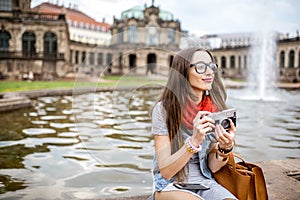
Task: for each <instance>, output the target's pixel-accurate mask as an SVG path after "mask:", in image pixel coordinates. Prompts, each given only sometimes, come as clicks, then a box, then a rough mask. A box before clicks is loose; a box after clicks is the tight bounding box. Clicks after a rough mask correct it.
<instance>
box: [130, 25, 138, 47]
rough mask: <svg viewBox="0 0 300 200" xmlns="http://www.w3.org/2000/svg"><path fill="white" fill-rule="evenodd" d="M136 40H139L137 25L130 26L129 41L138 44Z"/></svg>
mask: <svg viewBox="0 0 300 200" xmlns="http://www.w3.org/2000/svg"><path fill="white" fill-rule="evenodd" d="M136 39H137V31H136V25H130V26H128V41H129V42H130V43H136Z"/></svg>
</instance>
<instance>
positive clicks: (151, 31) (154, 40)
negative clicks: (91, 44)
mask: <svg viewBox="0 0 300 200" xmlns="http://www.w3.org/2000/svg"><path fill="white" fill-rule="evenodd" d="M147 36H148V40H147V43H148V44H149V45H157V44H158V33H157V28H156V27H155V26H150V27H148V35H147Z"/></svg>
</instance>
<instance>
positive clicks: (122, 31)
mask: <svg viewBox="0 0 300 200" xmlns="http://www.w3.org/2000/svg"><path fill="white" fill-rule="evenodd" d="M123 34H124V29H123V27H121V28H120V29H119V33H118V40H119V43H123V37H124V36H123Z"/></svg>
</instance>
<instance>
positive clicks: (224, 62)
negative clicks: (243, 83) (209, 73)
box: [221, 56, 226, 69]
mask: <svg viewBox="0 0 300 200" xmlns="http://www.w3.org/2000/svg"><path fill="white" fill-rule="evenodd" d="M221 68H222V69H226V57H225V56H222V57H221Z"/></svg>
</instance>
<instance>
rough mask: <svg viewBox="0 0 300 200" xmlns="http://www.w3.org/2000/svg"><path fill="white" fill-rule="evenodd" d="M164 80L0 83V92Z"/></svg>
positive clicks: (110, 78) (119, 78) (129, 78)
mask: <svg viewBox="0 0 300 200" xmlns="http://www.w3.org/2000/svg"><path fill="white" fill-rule="evenodd" d="M165 82H166V81H165V80H149V79H148V78H147V77H145V76H125V77H122V76H105V77H104V79H103V81H99V82H97V81H96V82H95V81H94V82H90V81H72V80H57V81H32V82H28V81H8V80H4V81H0V92H16V91H26V90H41V89H68V88H74V87H76V88H78V87H98V88H99V87H120V86H140V85H145V84H148V83H158V84H164V83H165Z"/></svg>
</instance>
